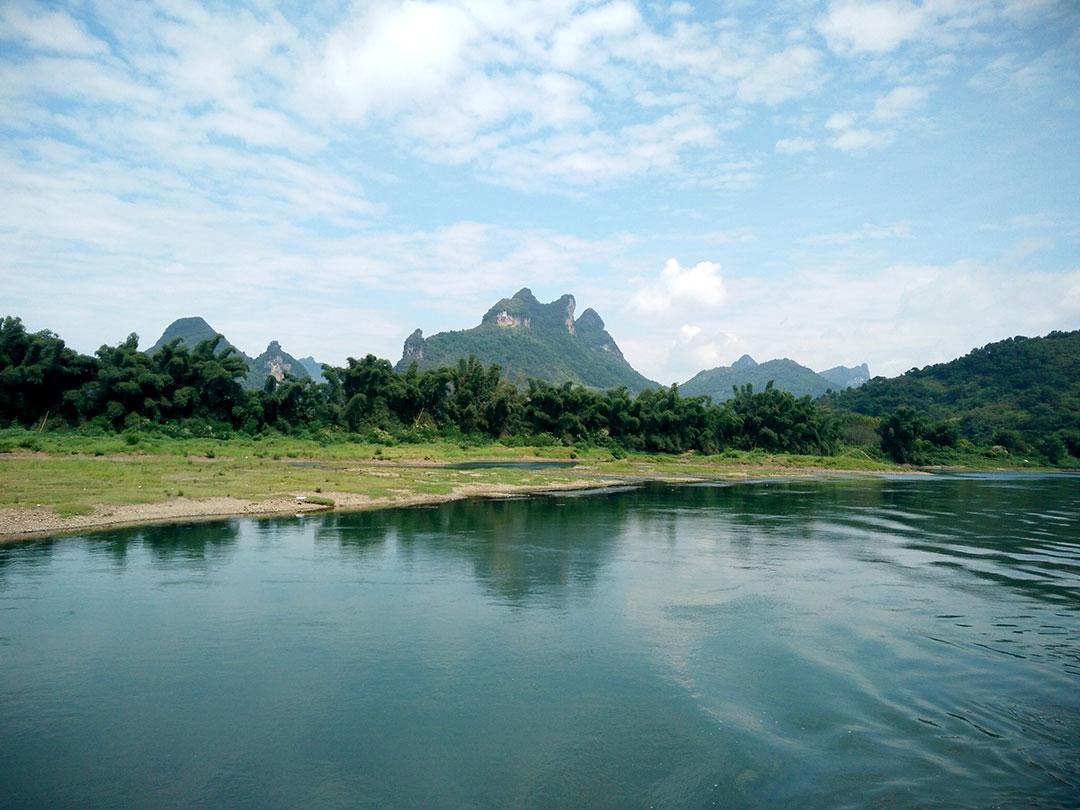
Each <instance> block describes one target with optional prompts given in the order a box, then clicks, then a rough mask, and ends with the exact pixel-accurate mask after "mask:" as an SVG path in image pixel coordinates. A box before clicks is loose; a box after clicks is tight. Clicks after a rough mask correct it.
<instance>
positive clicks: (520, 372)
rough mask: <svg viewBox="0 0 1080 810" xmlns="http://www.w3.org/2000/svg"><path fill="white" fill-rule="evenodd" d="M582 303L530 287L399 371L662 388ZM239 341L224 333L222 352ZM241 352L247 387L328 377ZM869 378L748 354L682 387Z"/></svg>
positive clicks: (806, 387)
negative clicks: (487, 371)
mask: <svg viewBox="0 0 1080 810" xmlns="http://www.w3.org/2000/svg"><path fill="white" fill-rule="evenodd" d="M575 307H576V302H575V300H574V296H572V295H564V296H562V297H561V298H559V299H557V300H555V301H551V302H549V303H546V304H545V303H541V302H540V301H538V300H537V299H536V296H534V295H533V294H532V291H531V290H529V289H528V288H523V289H521V290H518V291H517V292H516V293H514V295H513V296H511V297H510V298H503V299H502V300H501V301H498V302H497V303H496V304H495V305H494V306H492V307H491V308H490V309H489V310H488V311H487V312H486V313H485V314H484V316H483V318H482V319H481V321H480V324H479V325H478V326H474V327H473V328H471V329H462V330H457V331H450V332H439V333H437V334H434V335H432V336H431V337H428V338H425V337H424V334H423V332H422V331H421V330H419V329H417V330H416V331H415V332H413V333H412V334H411V335H410V336H409V337H408V338H407V339H406V340H405V345H404V348H403V351H402V357H401V360H399V361H398V363H397V366H396V369H397V371H398V372H402V373H403V372H405V371H407V370H408V368H409V367H410V366H411V365H412V364H413V363H415V364H416V365H417V367H418V368H419V369H421V370H426V369H432V368H440V367H443V366H456V365H457V363H458V361H459V360H462V359H466V358H468V357H470V356H473V357H476V358H477V359H478V360H480V361H481V362H483V363H485V364H488V365H491V364H498V365H499V366H500V367H501V368H502V371H503V374H504V375H506V377H507V378H508V379H511V380H525V379H529V378H535V379H540V380H545V381H547V382H551V383H555V384H560V383H564V382H573V383H578V384H580V385H586V386H589V387H590V388H600V389H608V388H616V387H618V386H625V387H626V388H627V389H628V390H629V391H630V392H631V393H635V394H636V393H639V392H641V391H643V390H645V389H647V388H659V387H661V386H660V384H659V383H657V382H654V381H653V380H650V379H649V378H648V377H646V376H645V375H643V374H641V373H640V372H638V371H637V370H635V369H634V367H633V366H631V365H630V363H628V362H627V360H626V358H625V357H624V356H623V353H622V351H621V350H620V349H619V346H618V344H616V343H615V339H614V338H612V336H611V335H610V334H608V332H607V330H606V329H605V328H604V321H603V319H602V318H601V317H600V316H599V315H598V314H597V313H596V311H595V310H593V309H586V310H585V311H584V312H582V313H581V315H579V316H577V317H575ZM217 334H219V333H218V332H217V331H216V330H215V329H214V328H213V327H212V326H211V325H210V324H209V323H207V322H206V321H205V320H204V319H203V318H200V317H190V318H180V319H178V320H176V321H173V322H172V323H171V324H169V326H168V327H167V328H166V329H165V332H164V333H163V334H162V335H161V337H160V338H158V340H157V342H156V343H154V345H153V346H151V347H150V349H149V352H150V353H153V352H156V351H157V350H158V349H160V348H161V347H162V346H164V345H165V344H166V343H168V342H169V341H171V340H175V339H177V338H179V339H180V340H181V341H182V342H183V343H184V344H185V345H187V346H189V347H194V346H195V345H197V344H198V343H200V342H202V341H204V340H209V339H211V338H213V337H214V336H215V335H217ZM232 345H233V344H231V343H229V341H228V340H227V339H224V338H223V339H222V342H221V349H222V350H224V349H225V348H226V347H228V346H232ZM234 348H235V347H234ZM237 351H239V350H237ZM240 354H241V356H243V358H244V360H245V361H246V362H247V365H248V369H249V371H248V375H247V378H246V379H245V380H244V385H245V387H247V388H262V386H263V385H264V384H265V382H266V378H267V377H268V376H269V377H274V378H275V379H276V380H278V381H281V380H282V379H284V378H285V375H290V376H292V377H295V378H298V379H308V378H310V379H313V380H315V381H317V382H318V381H321V380H322V379H323V376H322V366H321V364H320V363H318V362H317V361H316V360H315V358H313V357H304V358H300V359H297V358H296V357H293V356H292V355H291V354H289V353H288V352H286V351H285V350H284V349H283V348H282V347H281V344H280V343H278V341H276V340H274V341H271V342H270V344H269V345H268V346H267V347H266V351H264V352H263V353H262V354H260V355H259V356H258V357H249V356H248V355H246V354H244V353H243V352H240ZM869 379H870V370H869V369H868V368H867V365H866V364H865V363H863V364H862V365H859V366H854V367H852V368H847V367H845V366H836V367H835V368H830V369H828V370H827V371H823V372H821V373H818V372H816V371H813V370H812V369H809V368H807V367H806V366H803V365H800V364H799V363H796V362H795V361H794V360H789V359H787V358H784V359H780V360H769V361H767V362H765V363H758V362H756V361H755V360H754V359H753V358H752V357H750V356H749V355H746V354H744V355H743V356H742V357H740V358H739V359H738V360H736V361H735V362H734V363H732V364H731V365H730V366H724V367H720V368H713V369H707V370H705V371H701V372H699V373H698V374H696V375H695V376H694V377H692V378H691V379H689V380H687V381H686V382H685V383H682V384H681V385H680V386H679V390H680V392H681V393H682V394H683V395H684V396H699V395H707V396H710V397H712V399H713V401H715V402H720V401H723V400H726V399H730V398H731V397H732V396H733V388H734V386H743V385H746V384H747V383H749V384H751V385H753V387H754V390H755V391H761V390H763V389H764V388H765V386H766V385H767V384H768V383H769V382H770V381H772V382H773V385H774V386H775V387H776V388H779V389H781V390H783V391H790V392H791V393H793V394H795V395H796V396H804V395H807V394H808V395H810V396H812V397H819V396H821V395H823V394H825V393H826V392H827V391H839V390H843V389H846V388H853V387H856V386H859V385H862V384H863V383H865V382H867V381H868V380H869Z"/></svg>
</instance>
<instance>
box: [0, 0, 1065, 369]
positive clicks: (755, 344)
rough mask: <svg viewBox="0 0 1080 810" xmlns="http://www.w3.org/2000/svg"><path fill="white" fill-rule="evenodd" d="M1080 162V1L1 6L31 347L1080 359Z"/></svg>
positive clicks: (24, 313)
mask: <svg viewBox="0 0 1080 810" xmlns="http://www.w3.org/2000/svg"><path fill="white" fill-rule="evenodd" d="M1078 144H1080V4H1078V3H1076V2H1075V0H1060V1H1056V0H922V1H921V2H918V1H917V0H828V1H827V2H810V1H809V0H787V2H783V3H773V2H762V3H755V2H741V1H740V0H733V1H732V2H707V3H706V2H702V3H696V4H695V3H688V2H648V1H646V2H638V3H634V2H628V1H627V0H612V1H611V2H572V1H571V0H543V1H542V2H513V1H512V0H505V1H504V0H484V1H483V2H471V1H470V0H460V1H456V0H437V1H433V2H427V1H426V0H405V2H381V1H380V0H371V1H370V2H357V3H350V2H340V1H339V0H308V1H307V2H283V3H272V2H264V1H263V0H255V1H254V2H250V3H246V4H245V3H225V2H193V1H192V0H143V1H142V2H138V3H133V2H131V0H73V2H69V3H47V2H20V0H0V315H2V314H12V315H17V316H20V317H21V318H22V319H23V321H24V322H25V323H26V324H27V326H28V327H29V328H31V329H33V330H35V331H36V330H38V329H46V328H47V329H51V330H52V331H54V332H57V333H59V334H60V335H61V336H62V337H63V338H64V339H65V340H66V341H67V342H68V343H69V345H72V346H74V347H75V348H77V349H79V350H81V351H85V352H92V351H94V350H95V349H97V348H98V347H99V346H101V345H102V344H116V343H118V342H119V341H121V340H123V339H124V338H125V337H126V336H127V335H128V334H129V333H130V332H137V333H138V334H139V335H140V336H141V338H142V344H141V345H143V346H144V347H146V346H149V345H150V344H151V343H152V342H153V341H154V340H155V339H156V338H157V337H158V335H160V333H161V332H162V330H163V329H164V327H165V326H166V325H167V324H168V323H170V322H171V321H172V320H174V319H175V318H178V317H183V316H188V315H201V316H203V317H205V318H206V319H207V320H208V321H209V322H210V323H211V324H212V325H213V326H214V328H216V329H217V330H219V331H221V332H223V333H224V334H225V335H226V336H227V337H228V338H229V340H230V341H232V342H233V343H234V344H236V345H237V346H239V347H240V348H241V349H243V350H244V351H246V352H247V353H249V354H251V355H255V354H258V353H260V352H261V351H262V349H263V348H264V347H265V346H266V344H267V343H268V342H269V341H270V340H279V341H281V343H282V345H283V346H284V348H285V349H286V350H287V351H288V352H290V353H291V354H293V355H295V356H298V357H300V356H304V355H314V356H315V357H316V358H317V359H318V360H320V361H322V362H331V363H342V362H343V361H344V359H345V358H346V357H348V356H354V357H361V356H363V355H365V354H367V353H369V352H370V353H374V354H376V355H379V356H382V357H387V358H389V359H390V360H392V361H396V360H397V359H398V358H399V357H400V356H401V349H402V343H403V341H404V340H405V338H406V337H407V336H408V335H409V334H410V333H411V332H412V330H413V329H415V328H417V327H419V328H421V329H423V330H424V333H425V334H427V335H430V334H432V333H434V332H438V331H442V330H446V329H462V328H468V327H470V326H473V325H475V324H477V323H479V321H480V318H481V316H482V315H483V313H484V312H485V311H486V310H487V309H488V308H489V307H490V306H491V305H492V304H494V303H495V302H496V301H498V300H499V299H500V298H503V297H507V296H510V295H512V294H513V293H514V292H515V291H517V290H518V289H520V288H521V287H529V288H531V289H532V291H533V292H534V293H535V294H536V296H537V297H538V298H540V299H541V300H543V301H548V300H554V299H555V298H557V297H559V296H560V295H562V294H563V293H572V294H573V295H574V296H575V298H576V300H577V306H578V312H581V311H583V310H584V309H585V308H586V307H592V308H594V309H595V310H596V311H597V312H599V314H600V315H601V316H602V317H603V319H604V320H605V322H606V324H607V327H608V331H609V332H611V334H612V335H613V337H614V338H615V340H616V341H617V342H618V344H619V345H620V347H621V348H622V350H623V352H624V354H625V355H626V357H627V359H628V360H629V361H630V362H631V364H632V365H634V366H635V367H636V368H637V369H638V370H640V371H641V372H642V373H644V374H646V375H647V376H649V377H650V378H652V379H656V380H659V381H661V382H664V383H670V382H676V381H683V380H686V379H688V378H689V377H691V376H693V374H695V373H696V372H697V371H699V370H700V369H702V368H711V367H715V366H719V365H729V364H730V363H731V362H733V361H734V360H735V359H737V358H738V357H739V356H741V355H742V354H744V353H749V354H750V355H752V356H753V357H755V358H756V359H757V360H759V361H763V360H766V359H770V358H773V357H790V358H793V359H795V360H797V361H799V362H801V363H804V364H806V365H809V366H811V367H813V368H816V369H819V370H820V369H824V368H827V367H830V366H834V365H840V364H843V365H854V364H857V363H861V362H868V363H869V364H870V368H871V372H872V373H874V374H880V375H886V376H892V375H895V374H899V373H902V372H903V371H906V370H907V369H909V368H912V367H917V366H923V365H926V364H928V363H933V362H940V361H944V360H949V359H952V358H954V357H957V356H960V355H962V354H965V353H966V352H967V351H969V350H970V349H972V348H974V347H977V346H981V345H984V344H985V343H988V342H991V341H994V340H999V339H1002V338H1005V337H1009V336H1012V335H1019V334H1024V335H1036V334H1045V333H1046V332H1049V331H1051V330H1054V329H1063V330H1068V329H1076V328H1080V147H1078Z"/></svg>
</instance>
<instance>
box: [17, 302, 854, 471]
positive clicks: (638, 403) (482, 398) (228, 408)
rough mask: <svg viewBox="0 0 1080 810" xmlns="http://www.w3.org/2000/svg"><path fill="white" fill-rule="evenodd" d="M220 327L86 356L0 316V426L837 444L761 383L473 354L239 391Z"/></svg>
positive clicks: (823, 427)
mask: <svg viewBox="0 0 1080 810" xmlns="http://www.w3.org/2000/svg"><path fill="white" fill-rule="evenodd" d="M221 340H222V339H221V337H220V336H218V337H217V338H215V339H213V340H209V341H205V342H202V343H200V344H198V345H197V346H195V347H193V348H189V347H187V346H186V345H184V344H183V343H182V342H181V341H179V340H176V341H173V342H171V343H169V344H167V345H166V346H164V347H162V348H160V349H159V350H158V351H156V352H154V353H153V354H148V353H146V352H142V351H139V348H138V342H139V341H138V337H137V336H136V335H134V334H133V335H130V336H129V337H128V338H127V339H126V340H125V341H123V342H122V343H120V344H119V345H117V346H102V347H101V348H100V349H98V350H97V352H95V354H94V355H93V356H88V355H83V354H79V353H78V352H75V351H74V350H72V349H71V348H69V347H68V346H66V345H65V344H64V341H63V340H62V339H61V338H60V337H59V336H58V335H56V334H55V333H53V332H49V331H42V332H37V333H30V332H28V331H27V330H26V328H25V326H24V325H23V323H22V321H21V320H20V319H19V318H14V317H7V318H5V319H4V320H3V321H2V322H0V425H23V426H28V427H29V426H35V425H37V426H40V427H46V426H48V427H55V426H58V425H71V426H77V425H91V426H95V427H98V428H100V429H105V430H114V431H122V430H135V429H140V428H145V427H148V426H162V427H171V428H176V427H177V426H182V427H183V428H184V429H185V430H187V431H189V432H192V431H194V432H195V433H197V434H198V435H203V433H204V432H209V434H212V435H220V436H224V435H228V434H229V433H231V432H239V433H244V434H250V435H255V434H258V433H260V432H264V431H268V430H275V431H279V432H281V433H285V434H292V435H313V434H314V433H316V432H318V431H327V430H329V431H339V432H344V433H352V434H365V433H371V432H377V433H379V434H380V435H386V436H389V437H392V438H394V439H397V440H410V439H412V440H426V439H431V438H434V437H436V436H462V437H478V438H487V439H499V440H503V441H508V440H509V441H520V442H521V443H547V442H562V443H567V444H569V443H586V444H596V445H603V446H611V447H613V448H625V449H627V450H646V451H650V452H670V453H677V452H685V451H688V450H695V451H699V452H703V453H716V452H719V451H722V450H725V449H729V448H734V449H740V450H751V449H760V450H765V451H769V452H788V453H799V454H817V455H826V454H832V453H835V452H836V451H837V449H838V446H839V441H840V432H839V428H838V422H837V420H836V419H835V418H834V417H833V416H832V415H831V414H830V413H829V412H827V411H826V410H824V409H822V408H821V407H819V406H818V405H817V404H816V403H815V402H813V401H812V400H811V399H810V398H809V397H802V398H798V397H795V396H794V395H792V394H790V393H787V392H785V391H780V390H778V389H775V388H773V387H772V386H771V385H769V386H767V387H766V389H765V390H764V391H760V392H754V391H753V390H752V389H751V388H750V386H746V387H744V388H742V389H739V390H738V391H737V392H736V396H735V397H734V399H731V400H728V401H726V402H724V403H720V404H714V403H713V402H712V401H711V400H710V399H709V398H707V397H684V396H681V395H680V394H679V392H678V389H677V387H675V386H672V387H671V388H667V389H656V390H647V391H643V392H642V393H640V394H638V395H637V396H636V397H634V396H631V395H630V393H629V392H628V391H627V390H626V389H625V388H614V389H611V390H608V391H597V390H594V389H589V388H585V387H583V386H580V385H574V384H571V383H565V384H562V385H553V384H550V383H546V382H543V381H539V380H528V381H527V383H526V384H524V385H515V384H512V383H510V382H508V381H507V380H506V379H505V378H504V376H503V374H502V372H501V370H500V368H499V367H498V366H485V365H484V364H483V363H480V362H478V361H477V360H476V359H475V358H471V357H470V358H469V359H467V360H461V361H459V362H458V364H457V365H456V366H452V367H448V368H439V369H434V370H428V371H423V372H421V371H418V370H417V369H416V367H415V366H414V367H412V368H410V369H408V370H407V371H406V372H405V373H402V374H399V373H396V372H395V371H394V369H393V367H392V366H391V364H390V362H389V361H387V360H383V359H380V358H377V357H375V356H373V355H367V356H366V357H364V358H362V359H359V360H357V359H355V358H349V359H348V360H347V361H346V363H345V365H344V366H331V365H326V366H324V367H323V377H324V381H322V382H314V381H312V380H309V379H303V380H299V379H293V378H290V377H286V378H285V379H284V380H281V381H277V380H275V379H274V378H273V377H268V378H267V379H266V384H265V385H264V386H263V387H262V389H259V390H247V389H245V388H244V387H243V385H242V381H243V379H244V377H245V376H246V374H247V372H248V368H247V365H246V363H245V362H244V359H243V358H242V357H241V356H240V354H239V353H238V352H237V351H236V350H235V349H233V348H232V347H227V348H224V349H222V348H221V345H220V344H221Z"/></svg>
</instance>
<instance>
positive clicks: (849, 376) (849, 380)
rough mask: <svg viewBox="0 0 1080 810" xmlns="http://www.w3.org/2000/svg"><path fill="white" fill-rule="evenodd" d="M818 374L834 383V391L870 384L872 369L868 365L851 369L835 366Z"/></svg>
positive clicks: (864, 364)
mask: <svg viewBox="0 0 1080 810" xmlns="http://www.w3.org/2000/svg"><path fill="white" fill-rule="evenodd" d="M818 373H819V374H821V376H822V377H824V378H825V379H826V380H828V381H829V382H831V383H832V387H833V389H844V388H858V387H859V386H860V385H863V384H864V383H868V382H870V367H869V366H868V365H866V363H863V364H862V365H861V366H852V367H851V368H848V367H847V366H835V367H834V368H830V369H826V370H825V371H821V372H818Z"/></svg>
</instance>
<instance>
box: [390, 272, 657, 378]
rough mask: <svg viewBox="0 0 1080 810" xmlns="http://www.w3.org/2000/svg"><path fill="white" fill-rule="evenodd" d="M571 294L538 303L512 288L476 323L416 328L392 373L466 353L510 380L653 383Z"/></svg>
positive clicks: (446, 362)
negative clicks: (427, 332) (434, 330)
mask: <svg viewBox="0 0 1080 810" xmlns="http://www.w3.org/2000/svg"><path fill="white" fill-rule="evenodd" d="M575 306H576V302H575V301H574V296H572V295H564V296H562V298H559V299H558V300H556V301H552V302H550V303H547V304H543V303H541V302H540V301H538V300H537V299H536V297H535V296H534V295H533V294H532V291H531V290H529V289H527V288H526V289H521V290H518V292H516V293H515V294H514V295H513V296H512V297H510V298H504V299H502V300H501V301H499V302H498V303H496V304H495V305H494V306H493V307H491V309H489V310H488V311H487V313H486V314H485V315H484V317H483V319H482V320H481V321H480V324H479V326H475V327H473V328H472V329H464V330H461V331H453V332H439V333H438V334H435V335H432V336H431V337H429V338H425V337H424V334H423V332H421V331H420V330H419V329H417V330H416V331H415V332H413V333H412V334H411V335H410V336H409V338H408V339H407V340H406V341H405V347H404V351H403V353H402V357H401V360H400V361H399V362H398V364H397V370H398V371H405V370H407V369H408V368H409V366H411V365H412V364H413V363H416V365H417V367H418V368H420V369H421V370H423V369H429V368H438V367H440V366H454V365H457V362H458V360H460V359H462V358H467V357H469V356H470V355H471V356H474V357H476V358H477V359H478V360H480V361H482V362H484V363H486V364H492V363H497V364H498V365H500V366H501V367H502V370H503V373H504V374H505V375H506V376H507V377H508V378H509V379H511V380H516V379H525V378H530V377H534V378H537V379H541V380H547V381H548V382H552V383H563V382H574V383H580V384H581V385H587V386H590V387H592V388H615V387H618V386H621V385H622V386H626V388H627V389H629V390H630V391H631V392H634V393H637V392H639V391H642V390H644V389H646V388H658V387H659V384H658V383H656V382H653V381H652V380H650V379H648V378H647V377H645V376H644V375H642V374H640V373H638V372H637V371H635V370H634V368H633V367H632V366H631V365H630V364H629V363H628V362H626V358H625V357H623V353H622V351H620V349H619V347H618V345H617V344H616V343H615V340H614V338H612V337H611V335H609V334H608V333H607V331H606V330H605V329H604V321H603V320H602V319H601V318H600V316H599V315H598V314H597V313H596V312H595V311H594V310H592V309H586V310H585V311H584V312H582V313H581V315H580V316H578V317H577V318H575V317H574V309H575Z"/></svg>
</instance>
